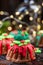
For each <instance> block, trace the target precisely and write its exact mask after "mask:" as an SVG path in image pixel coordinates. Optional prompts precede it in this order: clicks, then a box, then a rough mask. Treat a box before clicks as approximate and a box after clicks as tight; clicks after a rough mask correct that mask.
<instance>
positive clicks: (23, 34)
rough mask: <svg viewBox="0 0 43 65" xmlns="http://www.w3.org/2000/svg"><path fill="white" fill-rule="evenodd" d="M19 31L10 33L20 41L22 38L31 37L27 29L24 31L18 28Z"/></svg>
mask: <svg viewBox="0 0 43 65" xmlns="http://www.w3.org/2000/svg"><path fill="white" fill-rule="evenodd" d="M17 32H18V33H17V34H15V33H13V32H11V33H10V35H12V36H14V39H15V40H18V41H20V40H26V39H28V38H29V37H28V36H29V35H28V33H27V32H26V31H25V32H22V31H21V30H18V31H17Z"/></svg>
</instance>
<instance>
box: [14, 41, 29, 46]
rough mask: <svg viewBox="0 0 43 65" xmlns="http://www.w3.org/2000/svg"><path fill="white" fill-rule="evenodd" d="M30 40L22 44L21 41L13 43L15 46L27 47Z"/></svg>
mask: <svg viewBox="0 0 43 65" xmlns="http://www.w3.org/2000/svg"><path fill="white" fill-rule="evenodd" d="M29 42H30V40H25V41H24V43H21V41H17V40H16V41H13V43H14V44H17V45H19V46H22V45H27V44H29Z"/></svg>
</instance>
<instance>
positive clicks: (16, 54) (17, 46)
mask: <svg viewBox="0 0 43 65" xmlns="http://www.w3.org/2000/svg"><path fill="white" fill-rule="evenodd" d="M10 35H13V36H14V41H13V43H12V44H10V45H11V48H10V49H9V50H8V53H7V55H6V59H7V60H9V61H12V62H16V63H21V62H28V61H31V60H35V59H36V57H35V52H34V46H33V45H32V44H30V40H29V34H28V33H27V32H26V31H21V30H15V31H14V32H11V33H10Z"/></svg>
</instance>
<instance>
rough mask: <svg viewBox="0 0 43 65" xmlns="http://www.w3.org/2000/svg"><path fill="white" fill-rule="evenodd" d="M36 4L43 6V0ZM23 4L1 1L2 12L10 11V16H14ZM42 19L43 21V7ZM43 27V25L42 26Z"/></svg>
mask: <svg viewBox="0 0 43 65" xmlns="http://www.w3.org/2000/svg"><path fill="white" fill-rule="evenodd" d="M34 1H35V2H36V3H39V4H40V5H41V4H42V1H43V0H40V1H39V0H34ZM22 2H23V0H0V11H8V12H9V13H10V14H14V12H15V9H17V7H18V6H19V5H20V4H21V3H22ZM41 19H42V20H43V7H42V14H41ZM42 26H43V25H42Z"/></svg>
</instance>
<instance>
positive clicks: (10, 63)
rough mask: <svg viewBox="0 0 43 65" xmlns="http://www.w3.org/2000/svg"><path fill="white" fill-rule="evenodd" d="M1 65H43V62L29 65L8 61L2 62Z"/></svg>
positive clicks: (0, 61) (34, 62) (29, 64)
mask: <svg viewBox="0 0 43 65" xmlns="http://www.w3.org/2000/svg"><path fill="white" fill-rule="evenodd" d="M0 65H43V62H42V61H33V62H29V63H27V64H26V63H19V64H17V63H12V62H10V61H7V60H0Z"/></svg>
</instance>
